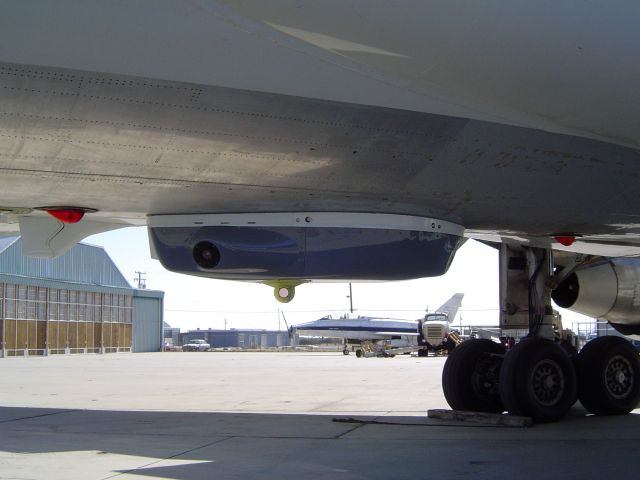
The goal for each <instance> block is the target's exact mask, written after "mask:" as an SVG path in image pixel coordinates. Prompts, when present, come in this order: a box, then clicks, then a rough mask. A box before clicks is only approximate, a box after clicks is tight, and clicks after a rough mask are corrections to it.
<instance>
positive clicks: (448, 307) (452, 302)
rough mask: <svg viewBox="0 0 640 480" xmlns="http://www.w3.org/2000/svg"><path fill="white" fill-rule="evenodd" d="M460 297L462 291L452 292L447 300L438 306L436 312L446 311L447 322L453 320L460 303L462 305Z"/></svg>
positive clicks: (462, 294) (462, 295)
mask: <svg viewBox="0 0 640 480" xmlns="http://www.w3.org/2000/svg"><path fill="white" fill-rule="evenodd" d="M462 297H464V293H456V294H454V295H453V296H452V297H451V298H450V299H449V300H447V301H446V302H444V304H443V305H442V306H441V307H439V308H438V309H437V310H436V312H438V313H446V314H447V318H448V319H449V323H451V322H453V319H454V318H455V317H456V313H458V309H459V308H460V305H462Z"/></svg>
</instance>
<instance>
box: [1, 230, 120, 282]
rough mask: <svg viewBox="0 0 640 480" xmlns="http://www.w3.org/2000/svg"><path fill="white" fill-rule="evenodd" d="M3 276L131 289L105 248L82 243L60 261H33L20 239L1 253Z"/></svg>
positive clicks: (58, 259) (34, 259)
mask: <svg viewBox="0 0 640 480" xmlns="http://www.w3.org/2000/svg"><path fill="white" fill-rule="evenodd" d="M0 273H6V274H10V275H11V274H12V275H20V276H25V277H38V278H48V279H54V280H62V281H72V282H78V283H90V284H98V285H108V286H112V287H120V288H131V285H129V283H128V282H127V281H126V279H125V278H124V276H123V275H122V273H120V270H118V268H117V267H116V265H115V264H114V263H113V261H112V260H111V258H110V257H109V255H108V254H107V253H106V251H105V250H104V249H103V248H102V247H96V246H93V245H87V244H83V243H80V244H78V245H76V246H74V247H73V248H71V249H70V250H69V251H68V252H67V253H65V254H64V255H61V256H60V257H57V258H51V259H49V258H32V257H27V256H24V255H22V241H21V240H20V239H18V240H17V241H15V242H14V243H12V244H11V245H9V246H8V247H6V248H5V249H4V250H3V251H0Z"/></svg>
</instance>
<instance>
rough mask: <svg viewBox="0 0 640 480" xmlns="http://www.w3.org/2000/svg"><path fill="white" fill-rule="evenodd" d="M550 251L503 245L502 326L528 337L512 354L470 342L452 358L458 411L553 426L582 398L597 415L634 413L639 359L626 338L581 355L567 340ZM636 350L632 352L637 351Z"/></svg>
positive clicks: (453, 401)
mask: <svg viewBox="0 0 640 480" xmlns="http://www.w3.org/2000/svg"><path fill="white" fill-rule="evenodd" d="M553 268H554V265H553V258H552V252H551V250H550V249H541V248H533V247H523V246H511V245H508V244H502V245H501V246H500V328H501V329H502V330H503V331H504V330H526V331H528V332H529V334H528V336H527V337H526V338H524V339H523V340H521V341H520V342H519V343H518V344H516V345H515V346H514V347H513V348H512V349H511V350H510V351H509V352H506V353H505V349H504V347H502V345H499V344H497V343H494V342H491V341H489V340H469V341H467V342H464V343H463V344H462V345H460V346H459V347H457V348H456V349H455V350H454V351H453V352H452V353H451V355H450V356H449V358H448V359H447V362H446V363H445V367H444V370H443V374H442V386H443V391H444V395H445V398H446V399H447V402H448V403H449V405H451V407H452V408H454V409H460V410H476V411H482V412H501V411H503V410H507V411H508V412H509V413H512V414H516V415H524V416H529V417H532V418H533V419H534V420H535V421H536V422H550V421H555V420H558V419H560V418H561V417H562V416H564V415H565V414H566V413H567V412H568V411H569V409H570V408H571V406H572V405H573V404H574V403H575V401H576V400H577V398H578V391H579V392H580V393H579V395H580V400H581V401H582V403H583V405H584V406H585V407H586V408H587V409H589V410H590V411H592V412H594V413H599V414H615V413H627V412H629V411H630V410H631V409H633V408H635V406H636V405H637V403H638V399H639V398H640V359H639V358H640V357H639V356H638V353H637V352H635V350H634V349H633V347H632V346H631V345H629V343H628V342H626V341H625V340H623V339H616V338H608V337H605V338H602V339H598V340H597V341H593V342H592V343H590V344H589V345H587V346H586V347H585V348H584V349H583V351H582V352H581V353H580V355H579V356H577V355H576V354H575V349H574V348H573V347H571V346H569V345H564V344H563V342H562V335H563V332H562V326H561V324H560V322H559V318H558V317H557V316H556V315H554V312H553V310H552V308H551V285H552V283H551V282H549V280H550V279H551V276H552V274H553ZM632 350H633V351H632Z"/></svg>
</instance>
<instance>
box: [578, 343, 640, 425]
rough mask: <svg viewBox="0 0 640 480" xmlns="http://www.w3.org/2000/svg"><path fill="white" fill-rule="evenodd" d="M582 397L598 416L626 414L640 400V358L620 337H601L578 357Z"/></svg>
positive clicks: (587, 406) (583, 401) (591, 410)
mask: <svg viewBox="0 0 640 480" xmlns="http://www.w3.org/2000/svg"><path fill="white" fill-rule="evenodd" d="M578 363H579V370H578V381H579V383H578V384H579V394H578V396H579V398H580V402H581V403H582V405H583V406H584V407H585V408H586V409H587V410H589V411H590V412H592V413H595V414H597V415H623V414H625V413H629V412H630V411H631V410H633V409H634V408H636V407H637V406H638V402H639V401H640V356H639V355H638V351H637V350H636V349H635V347H634V346H633V345H631V343H629V342H628V341H627V340H625V339H624V338H621V337H613V336H609V337H598V338H596V339H594V340H591V341H590V342H589V343H587V344H586V345H585V346H584V348H583V349H582V350H581V351H580V354H579V355H578Z"/></svg>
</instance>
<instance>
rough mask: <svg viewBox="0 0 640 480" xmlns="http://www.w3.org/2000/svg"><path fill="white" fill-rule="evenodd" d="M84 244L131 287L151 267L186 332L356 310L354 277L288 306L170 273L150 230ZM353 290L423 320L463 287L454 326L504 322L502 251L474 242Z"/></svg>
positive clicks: (396, 314)
mask: <svg viewBox="0 0 640 480" xmlns="http://www.w3.org/2000/svg"><path fill="white" fill-rule="evenodd" d="M85 242H86V243H91V244H93V245H100V246H103V247H104V248H105V249H106V251H107V253H108V254H109V256H110V257H111V258H112V259H113V261H114V262H115V263H116V265H117V266H118V268H119V269H120V271H121V272H122V274H123V275H124V276H125V278H126V279H127V280H128V281H129V283H130V284H131V285H133V286H135V285H136V283H135V282H134V278H136V277H137V275H136V273H135V272H136V271H141V272H145V274H144V275H143V278H146V286H147V288H149V289H154V290H163V291H164V292H165V321H166V322H167V323H169V324H170V325H171V326H172V327H179V328H180V329H182V330H183V331H184V330H188V329H195V328H201V329H206V328H214V329H221V328H225V320H226V328H266V329H278V328H281V329H285V324H284V320H283V316H284V318H285V319H286V321H287V322H288V324H289V325H291V324H297V323H302V322H306V321H310V320H314V319H317V318H320V317H322V316H324V315H326V314H331V315H334V316H338V315H340V314H342V313H346V312H348V311H349V298H348V295H349V285H348V283H311V284H306V285H301V286H299V287H297V288H296V296H295V298H294V299H293V300H292V301H291V303H288V304H281V303H278V302H277V301H276V300H275V298H274V297H273V289H272V288H271V287H267V286H265V285H261V284H254V283H247V282H233V281H224V280H212V279H206V278H199V277H191V276H187V275H180V274H176V273H171V272H169V271H167V270H165V269H164V267H163V266H162V265H161V264H160V262H158V261H157V260H152V259H151V256H150V253H149V243H148V239H147V231H146V228H141V227H136V228H126V229H122V230H115V231H112V232H107V233H103V234H100V235H93V236H91V237H89V238H87V239H86V240H85ZM352 288H353V307H354V310H355V313H356V314H361V315H379V316H384V317H392V318H406V319H417V318H421V317H423V316H424V312H425V310H426V309H430V310H435V309H436V308H438V307H439V306H440V305H442V304H443V303H444V302H445V301H446V300H447V299H448V298H449V297H450V296H451V295H453V294H454V293H456V292H461V293H464V294H465V296H464V299H463V302H462V308H461V310H460V312H459V313H458V316H457V317H456V319H455V320H454V324H456V325H457V324H459V323H460V322H461V323H462V324H463V325H467V324H469V325H495V326H497V325H498V254H497V251H496V250H495V249H493V248H491V247H488V246H486V245H483V244H481V243H478V242H475V241H473V240H469V241H467V242H466V243H465V244H464V245H463V247H462V248H461V249H460V250H459V251H458V253H457V254H456V257H455V259H454V261H453V264H452V265H451V268H450V269H449V271H448V272H447V274H446V275H443V276H441V277H436V278H425V279H420V280H411V281H403V282H379V283H378V282H375V283H354V284H353V286H352ZM279 312H281V314H279ZM561 313H562V317H563V321H564V326H565V327H571V326H572V322H584V321H588V319H587V318H586V317H584V316H582V315H577V314H574V313H572V312H568V311H566V310H563V311H561ZM461 317H462V318H461Z"/></svg>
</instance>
